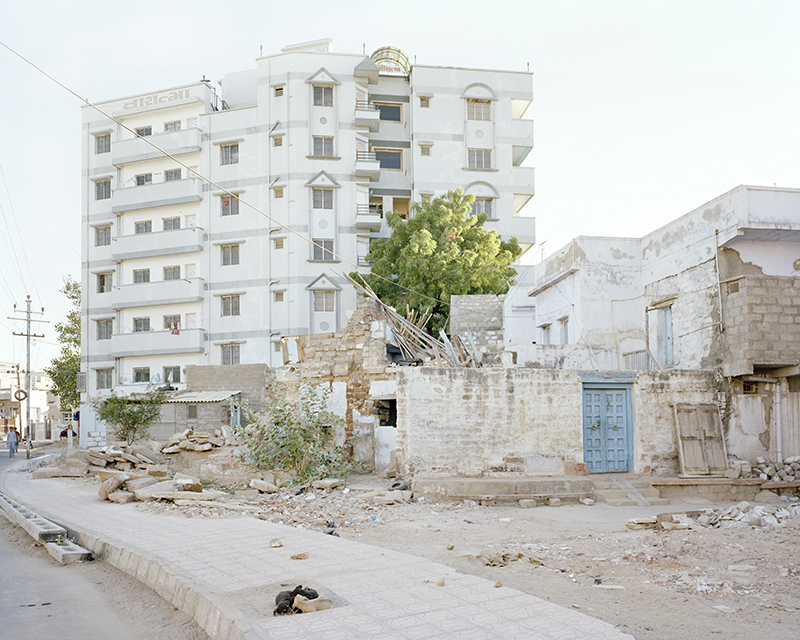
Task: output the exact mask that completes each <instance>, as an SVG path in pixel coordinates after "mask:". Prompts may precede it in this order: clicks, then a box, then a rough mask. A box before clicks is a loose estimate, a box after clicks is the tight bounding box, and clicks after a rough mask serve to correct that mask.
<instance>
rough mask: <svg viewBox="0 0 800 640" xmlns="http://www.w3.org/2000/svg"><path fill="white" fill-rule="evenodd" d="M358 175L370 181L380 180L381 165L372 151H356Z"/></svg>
mask: <svg viewBox="0 0 800 640" xmlns="http://www.w3.org/2000/svg"><path fill="white" fill-rule="evenodd" d="M356 175H357V176H362V177H364V178H369V179H370V180H380V177H381V163H380V162H378V157H377V155H375V154H374V153H372V152H371V151H356Z"/></svg>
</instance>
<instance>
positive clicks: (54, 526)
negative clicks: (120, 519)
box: [0, 460, 256, 640]
mask: <svg viewBox="0 0 800 640" xmlns="http://www.w3.org/2000/svg"><path fill="white" fill-rule="evenodd" d="M32 462H33V461H32V460H30V461H28V460H25V461H24V462H20V463H18V464H16V465H14V467H13V470H15V471H17V470H30V467H31V466H38V465H32V464H31V463H32ZM8 471H9V470H7V471H6V472H4V473H3V474H0V490H4V489H5V482H4V481H3V480H4V478H3V476H4V475H5V473H7V472H8ZM15 505H17V506H15ZM0 508H2V511H3V513H4V514H6V517H7V518H8V519H9V520H10V521H11V522H13V523H14V524H17V525H19V526H20V527H22V528H23V529H25V530H26V531H27V532H28V533H29V534H30V535H31V536H32V537H33V538H34V539H35V540H38V541H40V542H46V540H44V539H43V538H40V537H39V536H38V535H37V534H38V528H42V527H44V524H42V525H41V527H40V526H39V525H38V523H39V521H42V522H43V523H46V525H47V531H46V535H47V537H48V539H54V538H53V537H52V535H55V534H54V533H53V532H55V531H56V530H57V531H58V536H57V538H58V539H62V538H70V539H72V540H76V541H77V543H78V545H80V546H81V547H83V548H84V549H86V550H88V551H90V552H91V553H92V555H93V556H94V558H95V559H97V560H101V561H103V562H107V563H108V564H110V565H111V566H113V567H115V568H117V569H119V570H120V571H123V572H125V573H127V574H128V575H129V576H131V577H133V578H135V579H136V580H138V581H139V582H141V583H142V584H144V585H146V586H148V587H150V588H151V589H152V590H153V591H155V592H156V593H157V594H158V595H159V596H161V597H162V598H163V599H164V600H166V601H167V602H169V603H170V604H171V605H172V606H173V607H175V608H176V609H178V610H180V611H182V612H183V613H185V614H186V615H187V616H189V617H190V618H192V619H193V620H194V621H195V622H197V624H198V625H200V627H201V628H202V629H203V630H204V631H205V632H206V633H207V634H208V636H209V638H211V639H212V640H248V639H251V638H255V637H256V636H254V635H251V634H249V633H247V632H246V631H244V630H242V629H241V628H240V627H239V625H237V623H236V622H235V619H236V617H241V614H239V616H236V614H237V613H239V612H232V611H229V612H223V611H222V609H221V608H220V607H218V606H217V605H216V604H215V603H214V602H212V600H211V599H210V598H209V597H208V596H206V595H204V594H203V593H202V592H201V591H200V590H198V589H197V588H196V587H194V586H193V585H192V581H191V580H190V579H189V578H187V577H186V576H181V575H179V573H178V572H177V571H174V570H172V569H170V568H168V567H166V566H164V565H163V564H162V563H161V562H159V561H158V560H156V559H155V558H150V557H148V556H146V555H145V554H142V553H138V552H136V551H132V550H130V549H126V548H124V547H123V546H122V545H121V544H118V543H116V542H112V541H110V540H104V539H102V538H99V537H97V536H93V535H91V534H89V533H86V532H83V531H81V530H80V529H79V528H78V527H77V526H76V525H74V524H70V523H66V522H60V523H58V522H56V519H55V518H48V519H46V518H43V517H42V516H39V515H38V514H35V513H34V512H33V511H31V510H30V509H28V508H27V507H25V506H24V505H22V504H21V503H19V502H17V501H16V500H14V499H12V498H11V497H10V496H7V495H6V494H4V493H0ZM22 512H24V513H26V514H28V515H22ZM34 523H36V524H37V527H38V528H34V531H33V532H32V531H31V528H30V527H31V526H32V525H33V524H34ZM26 524H27V525H28V526H26ZM42 531H45V529H44V528H42ZM51 533H52V535H51ZM48 546H49V545H48ZM73 546H76V545H73ZM48 551H49V549H48ZM51 555H53V553H51ZM53 557H55V555H54V556H53ZM56 560H58V558H56ZM74 561H75V560H74V559H73V560H70V562H74ZM59 562H60V560H59ZM62 564H64V562H62Z"/></svg>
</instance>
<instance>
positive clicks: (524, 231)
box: [509, 216, 536, 251]
mask: <svg viewBox="0 0 800 640" xmlns="http://www.w3.org/2000/svg"><path fill="white" fill-rule="evenodd" d="M509 235H511V236H514V237H515V238H516V239H517V242H519V244H520V246H521V247H522V250H523V251H527V250H528V249H529V248H530V247H531V246H533V245H534V244H536V218H534V217H526V216H514V217H513V218H511V233H510V234H509Z"/></svg>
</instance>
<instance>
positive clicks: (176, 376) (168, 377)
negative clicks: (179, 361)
mask: <svg viewBox="0 0 800 640" xmlns="http://www.w3.org/2000/svg"><path fill="white" fill-rule="evenodd" d="M180 381H181V368H180V367H164V382H166V383H168V384H172V383H173V382H180Z"/></svg>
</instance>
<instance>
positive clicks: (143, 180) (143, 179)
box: [136, 173, 153, 187]
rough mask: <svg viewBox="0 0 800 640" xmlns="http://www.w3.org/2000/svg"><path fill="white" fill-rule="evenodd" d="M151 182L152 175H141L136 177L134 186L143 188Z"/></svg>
mask: <svg viewBox="0 0 800 640" xmlns="http://www.w3.org/2000/svg"><path fill="white" fill-rule="evenodd" d="M152 182H153V174H152V173H143V174H142V175H140V176H136V186H137V187H143V186H144V185H146V184H152Z"/></svg>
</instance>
